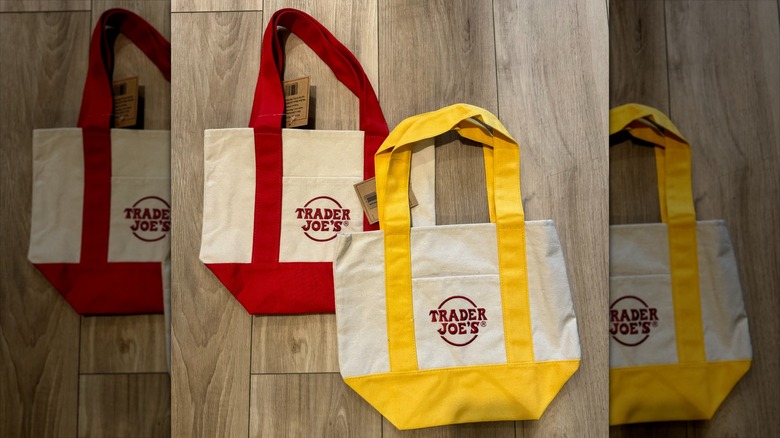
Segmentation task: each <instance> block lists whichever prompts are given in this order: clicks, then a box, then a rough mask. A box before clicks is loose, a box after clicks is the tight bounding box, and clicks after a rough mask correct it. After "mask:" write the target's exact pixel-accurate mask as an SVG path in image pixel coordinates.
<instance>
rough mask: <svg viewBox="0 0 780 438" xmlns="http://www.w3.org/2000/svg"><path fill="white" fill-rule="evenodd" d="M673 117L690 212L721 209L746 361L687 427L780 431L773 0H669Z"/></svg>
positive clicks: (777, 62) (715, 214)
mask: <svg viewBox="0 0 780 438" xmlns="http://www.w3.org/2000/svg"><path fill="white" fill-rule="evenodd" d="M666 31H667V41H668V42H669V48H668V52H669V61H668V63H669V88H670V95H671V102H670V109H671V115H672V120H674V121H675V123H677V125H678V126H679V127H680V129H681V130H682V132H683V133H684V134H685V135H686V136H687V138H688V139H689V140H690V141H691V145H692V151H693V152H692V153H693V157H692V160H693V195H694V202H695V206H696V214H697V218H698V219H713V218H723V219H725V220H726V223H727V224H728V228H729V233H730V235H731V238H732V241H733V243H734V247H735V252H736V256H737V263H738V265H739V269H740V271H739V272H740V280H741V283H742V288H743V294H744V298H745V305H746V308H747V314H748V319H749V323H750V332H751V338H752V343H753V366H752V368H751V370H750V371H749V372H748V374H747V375H746V376H745V377H744V378H743V379H742V381H741V382H740V383H738V384H737V386H736V387H735V388H734V390H733V392H732V393H731V395H730V396H729V397H728V398H727V399H726V401H725V402H724V403H723V405H722V406H721V408H720V409H719V411H718V412H717V413H716V415H715V417H714V418H713V420H712V421H709V422H697V423H691V424H690V425H689V431H688V436H777V435H780V422H778V421H777V419H778V417H780V399H778V397H777V394H778V392H780V373H778V369H780V356H778V354H777V351H778V350H780V325H779V324H778V323H777V315H778V312H780V296H778V294H777V293H776V292H777V290H778V288H780V271H779V270H778V269H777V267H778V265H779V262H780V241H778V239H777V238H776V236H778V235H780V222H779V221H778V219H780V217H778V206H779V205H780V176H779V174H778V172H777V169H778V166H780V56H778V55H779V54H780V22H779V19H778V6H777V4H775V3H774V2H751V1H734V2H725V3H717V4H716V3H710V2H704V3H699V2H668V3H667V4H666Z"/></svg>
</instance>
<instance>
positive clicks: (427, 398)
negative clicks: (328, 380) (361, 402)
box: [344, 360, 580, 430]
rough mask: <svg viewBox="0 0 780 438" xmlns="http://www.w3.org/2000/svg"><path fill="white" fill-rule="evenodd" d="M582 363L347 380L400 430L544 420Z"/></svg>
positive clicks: (516, 365)
mask: <svg viewBox="0 0 780 438" xmlns="http://www.w3.org/2000/svg"><path fill="white" fill-rule="evenodd" d="M579 364H580V361H579V360H569V361H550V362H528V363H518V364H506V365H483V366H469V367H461V368H446V369H433V370H425V371H414V372H404V373H401V372H391V373H384V374H372V375H368V376H361V377H347V378H344V381H345V382H346V383H347V385H349V386H350V387H351V388H352V389H354V390H355V391H356V392H357V393H358V394H360V395H361V396H363V398H365V399H366V401H368V402H369V403H370V404H371V405H372V406H374V408H376V409H377V410H378V411H379V412H381V413H382V414H383V415H384V416H385V417H386V418H387V419H388V420H389V421H390V422H391V423H393V425H394V426H396V427H397V428H398V429H402V430H405V429H416V428H421V427H432V426H441V425H445V424H458V423H470V422H476V421H510V420H518V419H526V420H531V419H538V418H539V417H541V415H542V413H543V412H544V410H545V409H546V408H547V406H548V405H549V404H550V402H551V401H552V400H553V399H554V398H555V396H556V395H557V394H558V392H559V391H560V389H561V388H562V387H563V385H564V384H565V383H566V381H567V380H569V378H570V377H571V376H572V375H573V374H574V373H575V372H576V371H577V368H578V367H579Z"/></svg>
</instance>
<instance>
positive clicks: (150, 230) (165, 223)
mask: <svg viewBox="0 0 780 438" xmlns="http://www.w3.org/2000/svg"><path fill="white" fill-rule="evenodd" d="M124 215H125V219H128V220H129V221H130V231H132V232H133V235H134V236H135V237H137V238H139V239H141V240H143V241H144V242H156V241H158V240H161V239H163V238H164V237H165V236H166V235H167V234H168V233H169V232H170V231H171V206H170V205H169V204H168V202H167V201H165V199H162V198H159V197H157V196H147V197H145V198H141V199H139V200H138V201H136V203H135V204H133V206H132V207H130V208H126V209H124Z"/></svg>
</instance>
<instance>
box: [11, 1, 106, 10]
mask: <svg viewBox="0 0 780 438" xmlns="http://www.w3.org/2000/svg"><path fill="white" fill-rule="evenodd" d="M90 4H91V0H2V1H0V12H56V11H89V10H90Z"/></svg>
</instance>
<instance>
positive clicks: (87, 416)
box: [0, 0, 170, 437]
mask: <svg viewBox="0 0 780 438" xmlns="http://www.w3.org/2000/svg"><path fill="white" fill-rule="evenodd" d="M0 6H2V8H0V12H2V13H0V58H2V59H3V62H2V63H1V64H0V86H1V87H2V88H1V91H0V93H1V94H0V98H1V99H0V102H2V103H1V104H0V162H1V163H2V164H0V166H2V170H1V171H0V172H2V183H1V184H2V185H1V186H0V187H1V188H2V190H0V197H1V198H0V199H2V208H0V223H2V227H0V233H1V234H0V242H2V245H3V250H2V251H3V256H2V258H0V364H1V365H2V366H0V370H2V371H1V372H2V375H1V378H0V436H3V437H48V436H63V437H73V436H79V437H91V436H95V437H125V436H143V437H164V436H170V389H169V381H170V379H169V377H168V373H167V364H166V359H165V331H164V324H163V317H162V315H141V316H121V317H120V316H118V317H79V316H78V315H77V314H76V313H75V312H74V311H73V310H72V309H71V307H70V306H69V305H68V304H67V303H66V301H65V300H64V299H62V298H61V297H60V295H59V294H58V293H57V292H56V291H55V290H54V289H53V288H52V287H51V286H50V285H49V284H48V282H47V281H46V280H45V279H44V278H43V276H41V275H40V274H39V273H38V272H37V270H36V269H35V268H34V267H33V266H32V264H30V263H29V262H28V261H27V258H26V255H27V246H28V242H29V230H30V202H31V201H30V196H31V187H32V165H31V163H32V158H31V151H32V130H33V129H37V128H54V127H75V126H76V122H77V118H78V112H79V107H80V103H81V93H82V90H83V87H84V78H85V75H86V68H87V57H88V47H89V39H90V35H91V33H92V28H93V26H94V24H95V23H96V21H97V18H98V16H99V14H100V13H101V12H102V11H103V10H105V9H107V8H110V7H117V6H119V7H125V8H128V9H131V10H135V11H136V12H138V13H139V14H141V15H142V16H144V17H145V18H146V19H147V20H148V21H150V22H151V23H152V24H153V25H154V26H155V27H157V29H159V30H160V31H161V32H162V33H163V34H165V35H170V21H169V17H170V6H169V4H168V3H167V2H165V1H108V0H105V1H104V0H95V1H92V2H90V1H80V0H79V1H75V0H74V1H67V0H62V1H56V2H55V1H34V2H27V1H24V2H22V1H3V2H2V5H0ZM116 59H117V62H116V66H115V78H120V77H126V76H131V75H139V76H140V77H141V83H142V85H144V86H145V92H146V127H147V128H150V129H167V128H168V126H169V125H170V91H169V90H170V88H169V85H168V84H167V82H166V81H165V80H164V79H163V78H162V76H161V75H160V74H159V73H158V72H157V71H156V68H155V67H154V66H153V65H152V64H151V63H150V62H149V61H147V60H146V59H145V58H144V57H143V55H142V54H141V53H140V51H139V50H138V49H136V48H135V47H134V46H132V45H131V44H128V42H127V41H126V40H124V38H123V37H122V38H120V39H119V40H117V44H116Z"/></svg>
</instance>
